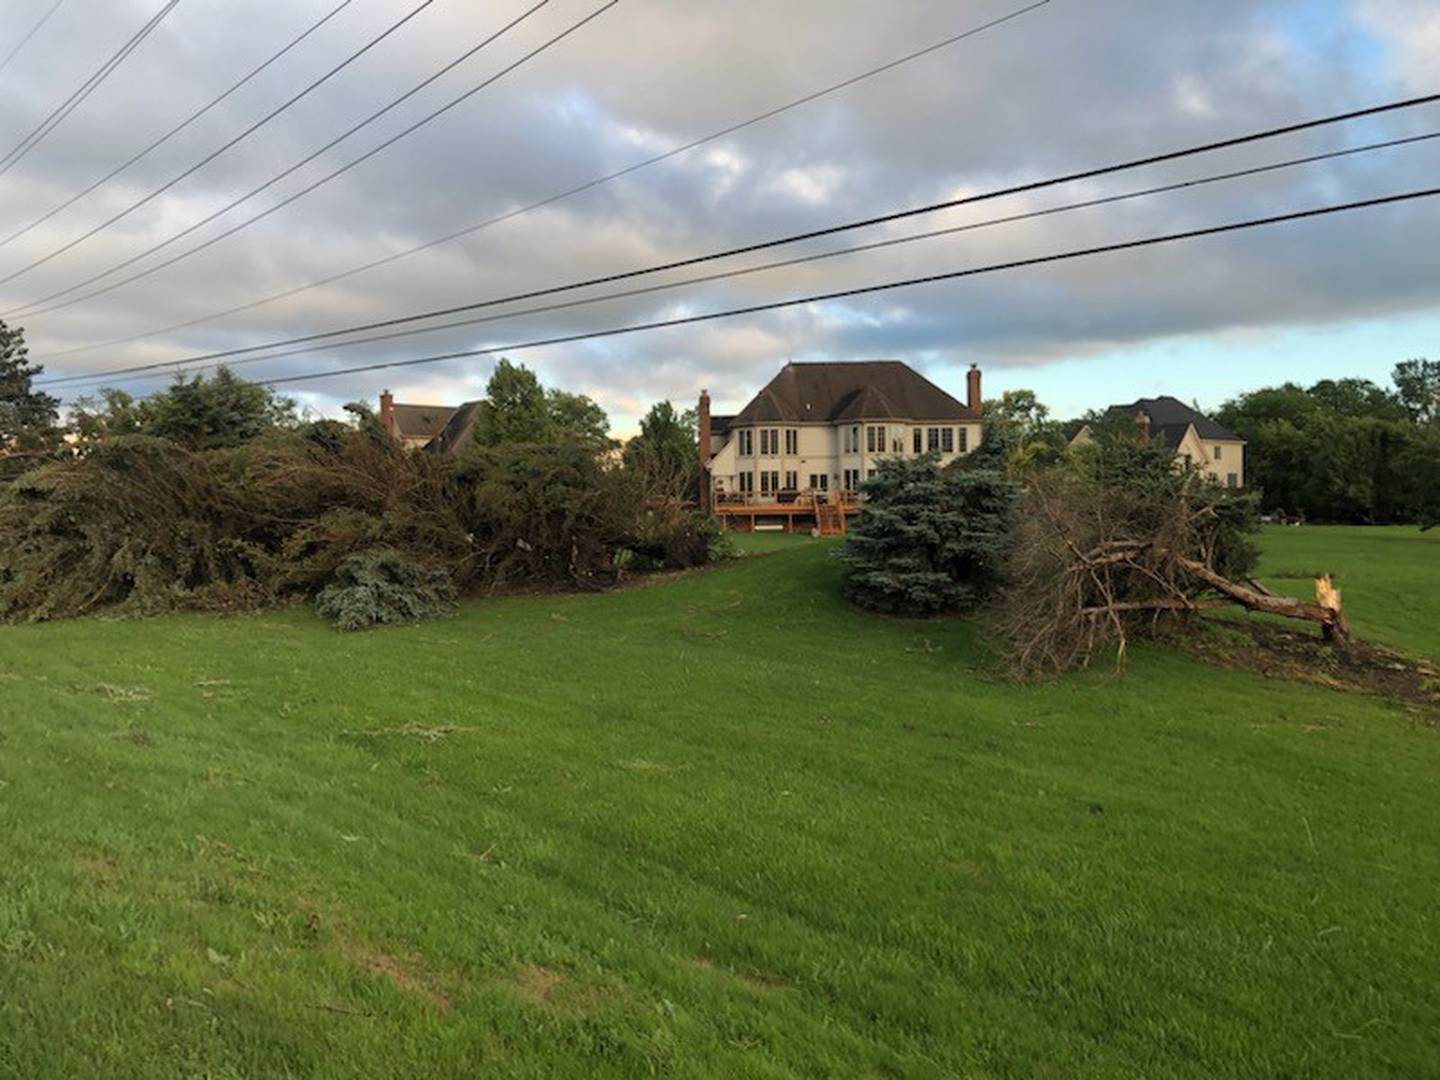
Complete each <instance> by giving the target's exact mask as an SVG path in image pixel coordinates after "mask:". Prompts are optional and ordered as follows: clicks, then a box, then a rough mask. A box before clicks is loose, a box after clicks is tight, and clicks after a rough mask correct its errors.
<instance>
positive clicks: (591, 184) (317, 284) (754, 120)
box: [51, 0, 1050, 359]
mask: <svg viewBox="0 0 1440 1080" xmlns="http://www.w3.org/2000/svg"><path fill="white" fill-rule="evenodd" d="M1049 3H1050V0H1038V2H1036V3H1032V4H1029V5H1028V6H1026V7H1023V8H1019V9H1018V10H1016V11H1012V12H1010V13H1009V14H1008V15H1003V16H1001V17H999V18H997V19H992V20H991V21H990V22H987V23H983V24H981V25H979V26H975V27H971V28H970V29H968V30H964V31H962V32H960V33H958V34H954V35H952V36H950V37H948V38H945V39H944V40H942V41H938V42H935V43H934V44H931V45H927V46H925V47H924V48H922V49H918V50H916V51H914V52H911V53H908V54H906V55H905V56H901V57H899V58H897V59H894V60H890V61H888V62H886V63H884V64H881V65H879V66H878V67H873V68H870V69H869V70H867V71H863V72H861V73H860V74H858V75H852V76H850V77H849V78H847V79H844V80H842V81H840V82H837V83H832V84H831V85H829V86H826V87H824V88H822V89H820V90H816V91H813V92H811V93H808V94H805V95H804V96H802V97H799V98H796V99H794V100H793V101H790V102H787V103H785V104H783V105H779V106H776V107H774V108H771V109H769V110H767V111H765V112H762V113H760V114H758V115H756V116H752V117H750V118H749V119H747V120H741V121H739V122H736V123H732V124H730V125H728V126H727V127H723V128H721V129H720V130H718V131H713V132H711V133H710V134H708V135H704V136H701V137H700V138H697V139H692V140H691V141H690V142H687V143H685V144H684V145H681V146H676V147H674V148H673V149H670V150H666V151H664V152H663V153H659V154H656V155H654V156H653V157H649V158H646V159H644V160H643V161H638V162H635V163H634V164H632V165H627V166H626V167H625V168H623V169H619V170H617V171H615V172H612V173H608V174H606V175H604V176H600V177H596V178H595V179H592V180H587V181H586V182H585V183H583V184H578V185H576V186H575V187H572V188H570V189H568V190H566V191H562V192H558V193H556V194H554V195H550V196H548V197H546V198H544V199H541V200H540V201H538V202H534V203H530V204H529V205H528V206H522V207H519V208H517V209H515V210H510V211H507V212H506V213H504V214H501V215H499V216H498V217H492V218H489V219H487V220H485V221H480V222H477V223H475V224H472V225H467V226H465V227H464V228H462V229H457V230H456V231H455V232H452V233H449V234H447V235H445V236H441V237H437V238H436V239H434V240H429V241H427V242H425V243H423V244H419V245H417V246H415V247H412V248H408V249H406V250H404V251H399V252H396V253H394V254H391V255H386V256H384V257H383V258H380V259H376V260H374V261H373V262H368V263H364V264H362V265H360V266H356V267H352V268H351V269H349V270H344V271H341V272H340V273H337V274H332V275H330V276H329V277H324V278H320V279H319V280H317V281H312V282H310V283H309V284H307V285H300V286H297V287H296V288H293V289H287V290H285V291H284V292H279V293H275V294H273V295H271V296H267V297H264V298H262V299H260V300H254V301H251V302H249V303H246V304H241V305H239V306H238V307H232V308H227V309H226V310H224V311H219V312H215V313H213V314H210V315H204V316H201V317H200V318H198V319H190V320H188V321H186V322H182V323H176V324H174V325H172V326H166V327H162V328H160V329H158V330H149V331H146V332H145V333H142V334H132V335H131V336H129V337H123V338H116V339H114V340H111V341H103V342H99V343H97V344H94V345H83V346H80V347H79V348H74V349H67V350H65V351H64V352H59V353H54V354H52V357H51V359H60V358H63V357H68V356H78V355H80V354H82V353H87V352H94V351H96V350H98V349H111V348H114V347H115V346H117V345H129V344H131V343H132V342H136V341H141V340H144V339H146V338H152V337H157V336H159V335H162V334H172V333H174V332H175V331H177V330H188V329H190V328H191V327H192V326H200V325H203V324H204V323H208V322H213V321H215V320H216V319H223V318H226V317H228V316H230V315H238V314H241V313H242V312H246V311H253V310H255V309H256V308H260V307H264V306H265V305H267V304H273V303H276V302H277V301H280V300H288V299H289V298H290V297H292V296H298V295H299V294H300V293H304V292H308V291H310V290H311V289H318V288H321V287H323V286H325V285H333V284H334V283H335V282H337V281H343V280H345V279H346V278H350V277H354V276H355V275H357V274H362V273H365V272H367V271H369V270H376V269H378V268H380V267H382V266H387V265H389V264H390V263H393V262H397V261H399V260H400V259H404V258H408V257H409V256H411V255H417V254H419V253H421V252H423V251H429V250H430V249H431V248H435V247H439V246H440V245H441V244H447V243H450V242H451V241H453V240H458V239H460V238H461V237H464V236H469V235H471V234H472V233H476V232H479V231H480V230H482V229H487V228H490V227H491V226H493V225H498V224H500V223H502V222H505V221H509V220H511V219H512V218H517V217H520V216H521V215H522V214H528V213H530V212H531V211H534V210H539V209H542V208H543V207H546V206H551V205H554V204H555V203H558V202H561V201H563V200H565V199H569V198H572V197H574V196H576V195H580V194H582V193H584V192H586V191H591V190H593V189H595V188H598V187H600V186H601V185H603V184H608V183H610V182H611V181H613V180H618V179H620V178H622V177H625V176H628V175H630V174H631V173H635V172H638V171H640V170H641V169H645V168H649V167H650V166H652V165H658V164H660V163H661V162H663V161H667V160H669V159H670V158H673V157H677V156H679V155H680V154H683V153H686V152H687V151H690V150H694V149H696V148H698V147H701V146H704V145H706V144H707V143H712V142H715V141H716V140H717V139H722V138H725V137H726V136H729V135H733V134H735V133H736V132H739V131H743V130H744V129H746V128H749V127H753V126H754V125H756V124H759V123H763V122H764V121H766V120H770V119H773V118H774V117H776V116H780V115H782V114H784V113H787V112H789V111H791V110H792V109H797V108H799V107H800V106H802V105H808V104H810V103H811V102H814V101H818V100H820V99H822V98H825V97H828V96H829V95H831V94H834V93H838V92H839V91H841V90H844V89H847V88H848V87H851V86H854V85H856V84H857V83H861V82H864V81H866V80H867V79H871V78H874V77H875V76H877V75H881V74H883V73H885V72H887V71H891V70H893V69H895V68H897V67H900V66H902V65H904V64H908V63H910V62H911V61H914V60H918V59H920V58H921V57H924V56H929V55H930V54H931V53H934V52H938V51H939V50H941V49H944V48H947V47H948V46H951V45H954V44H956V43H958V42H961V41H964V40H966V39H967V38H971V37H974V36H976V35H978V34H982V33H984V32H985V31H987V30H990V29H993V28H995V27H998V26H1000V25H1002V24H1004V23H1007V22H1010V21H1011V20H1012V19H1018V18H1019V17H1020V16H1022V15H1025V14H1028V13H1029V12H1031V11H1035V10H1036V9H1038V8H1042V7H1044V6H1045V5H1047V4H1049Z"/></svg>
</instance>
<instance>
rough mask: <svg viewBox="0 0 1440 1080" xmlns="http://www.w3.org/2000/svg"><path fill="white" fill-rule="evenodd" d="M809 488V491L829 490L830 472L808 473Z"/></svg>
mask: <svg viewBox="0 0 1440 1080" xmlns="http://www.w3.org/2000/svg"><path fill="white" fill-rule="evenodd" d="M810 490H811V491H829V490H830V474H829V473H811V474H810Z"/></svg>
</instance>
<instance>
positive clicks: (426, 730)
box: [345, 722, 480, 745]
mask: <svg viewBox="0 0 1440 1080" xmlns="http://www.w3.org/2000/svg"><path fill="white" fill-rule="evenodd" d="M479 730H480V729H479V728H478V727H462V726H461V725H458V724H441V725H440V726H439V727H425V726H424V725H422V724H416V723H413V722H411V723H408V724H400V725H398V726H396V727H388V728H373V729H371V730H370V731H347V732H345V734H346V735H349V736H351V737H352V738H365V739H379V738H400V739H419V740H420V741H421V742H423V743H427V744H430V745H433V744H435V743H437V742H439V741H440V740H441V739H445V738H449V737H450V736H451V735H470V734H473V733H475V732H477V731H479Z"/></svg>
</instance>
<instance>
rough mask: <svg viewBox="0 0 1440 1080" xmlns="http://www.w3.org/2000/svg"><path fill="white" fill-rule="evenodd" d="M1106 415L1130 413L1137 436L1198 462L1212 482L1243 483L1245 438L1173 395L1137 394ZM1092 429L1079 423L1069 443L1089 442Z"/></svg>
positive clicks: (1188, 462)
mask: <svg viewBox="0 0 1440 1080" xmlns="http://www.w3.org/2000/svg"><path fill="white" fill-rule="evenodd" d="M1105 414H1106V416H1120V417H1133V418H1134V420H1135V427H1136V430H1137V432H1138V434H1139V437H1140V438H1141V439H1142V440H1143V441H1145V442H1149V441H1151V440H1157V441H1159V442H1160V443H1161V444H1163V445H1164V446H1166V447H1168V448H1169V449H1170V450H1172V451H1174V453H1175V457H1176V459H1177V460H1180V461H1184V462H1185V463H1186V464H1187V465H1198V466H1199V467H1200V468H1201V469H1202V470H1203V471H1204V472H1205V473H1206V474H1207V475H1208V476H1210V477H1211V478H1212V479H1213V480H1214V481H1215V482H1216V483H1218V484H1224V485H1225V486H1226V487H1232V488H1238V487H1244V486H1245V440H1244V439H1242V438H1240V436H1238V435H1236V434H1234V433H1233V432H1231V431H1229V430H1227V429H1226V428H1224V427H1221V426H1220V425H1219V424H1217V423H1216V422H1215V421H1214V420H1211V419H1210V418H1209V417H1208V416H1206V415H1205V414H1204V413H1200V412H1197V411H1195V410H1194V409H1192V408H1190V406H1188V405H1186V404H1185V403H1184V402H1183V401H1180V400H1178V399H1176V398H1173V397H1157V398H1141V399H1140V400H1139V401H1136V402H1132V403H1131V404H1129V405H1112V406H1111V407H1110V408H1108V409H1106V410H1105ZM1093 438H1094V432H1093V431H1092V430H1091V428H1090V425H1089V424H1085V425H1082V426H1081V427H1080V429H1079V430H1078V431H1076V432H1075V434H1074V435H1073V436H1072V437H1071V439H1070V442H1071V445H1074V444H1077V443H1085V442H1090V441H1091V440H1092V439H1093Z"/></svg>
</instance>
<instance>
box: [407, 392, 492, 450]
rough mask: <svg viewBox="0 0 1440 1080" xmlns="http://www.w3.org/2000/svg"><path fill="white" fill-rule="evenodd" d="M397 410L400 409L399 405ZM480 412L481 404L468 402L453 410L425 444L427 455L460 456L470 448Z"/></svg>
mask: <svg viewBox="0 0 1440 1080" xmlns="http://www.w3.org/2000/svg"><path fill="white" fill-rule="evenodd" d="M396 408H399V406H398V405H397V406H396ZM479 412H480V402H478V401H467V402H466V403H465V404H464V405H461V406H460V407H459V408H456V409H451V410H450V416H449V418H448V419H447V420H446V422H445V425H444V427H442V428H441V429H440V430H439V431H437V432H436V433H435V437H434V438H433V439H431V440H430V441H429V442H428V443H426V444H425V452H426V453H427V454H451V455H454V454H458V453H459V452H460V451H461V450H462V449H464V448H465V447H466V446H469V445H470V443H471V441H472V440H473V439H474V437H475V417H476V416H477V415H478V414H479Z"/></svg>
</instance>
